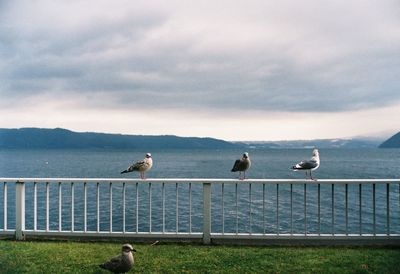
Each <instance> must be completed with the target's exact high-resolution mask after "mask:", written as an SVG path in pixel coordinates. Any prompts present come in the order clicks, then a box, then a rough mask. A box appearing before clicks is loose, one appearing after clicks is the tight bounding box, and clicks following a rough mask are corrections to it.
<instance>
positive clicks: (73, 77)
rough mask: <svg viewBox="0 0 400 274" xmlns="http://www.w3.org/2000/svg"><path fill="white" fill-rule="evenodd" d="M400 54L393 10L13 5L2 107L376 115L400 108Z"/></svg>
mask: <svg viewBox="0 0 400 274" xmlns="http://www.w3.org/2000/svg"><path fill="white" fill-rule="evenodd" d="M399 48H400V4H399V2H398V1H390V0H384V1H362V0H352V1H342V0H340V1H329V2H327V3H321V2H320V1H316V0H306V1H301V2H296V1H288V0H284V1H279V2H276V1H234V2H232V1H217V2H216V1H196V2H195V3H193V2H190V3H186V2H182V1H168V2H167V3H166V2H165V1H96V2H93V1H46V0H41V1H5V2H2V4H0V58H1V60H2V61H1V63H0V97H1V101H0V106H1V108H3V110H4V109H10V110H12V109H15V108H18V107H20V108H24V107H27V106H32V105H33V106H37V107H43V108H44V107H45V106H46V105H47V106H48V105H54V104H57V101H60V100H63V101H66V102H71V104H72V105H74V106H80V108H81V109H92V110H99V111H101V110H110V111H112V110H119V111H121V112H124V111H132V110H135V111H146V110H149V109H152V110H154V109H156V110H159V111H163V110H165V111H172V112H175V113H179V112H181V113H201V115H207V114H209V113H218V115H219V116H220V117H224V116H228V115H232V114H233V115H234V113H238V112H240V113H250V114H251V113H253V112H257V113H259V114H260V113H261V114H260V115H261V116H260V117H262V116H263V115H267V114H268V113H271V112H272V113H274V112H275V113H293V114H296V113H307V112H313V113H328V114H329V113H331V114H338V113H342V112H351V111H368V110H369V109H374V108H385V107H390V106H394V105H397V104H400V92H399V91H400V90H399V87H400V84H399V81H398V76H399V75H400V51H399ZM60 119H61V118H60Z"/></svg>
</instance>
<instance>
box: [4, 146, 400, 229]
mask: <svg viewBox="0 0 400 274" xmlns="http://www.w3.org/2000/svg"><path fill="white" fill-rule="evenodd" d="M146 152H150V153H152V157H153V162H154V165H153V168H152V169H151V171H149V172H148V173H147V177H148V178H237V176H238V174H237V173H232V172H230V169H231V168H232V165H233V163H234V161H235V160H236V159H238V158H240V157H241V155H242V153H243V152H244V151H241V150H237V149H235V150H226V149H224V150H160V151H145V150H143V151H136V150H135V151H123V150H23V149H21V150H0V177H18V178H22V177H52V178H53V177H67V178H137V177H138V176H139V175H138V173H128V174H120V171H122V170H124V169H125V168H126V167H127V166H128V165H129V164H130V163H132V162H133V161H137V160H141V159H143V158H144V155H145V153H146ZM248 152H249V154H250V158H251V160H252V166H251V168H250V170H249V171H248V172H247V173H246V175H247V178H254V179H264V178H266V179H274V178H279V179H302V178H304V177H305V174H304V172H293V171H291V170H290V167H291V166H292V165H294V164H296V163H297V162H299V161H300V160H303V159H309V158H310V157H311V152H312V150H311V149H264V150H260V149H250V150H248ZM320 158H321V166H320V168H319V169H318V170H316V171H315V172H314V173H313V175H314V176H315V177H316V178H319V179H352V178H357V179H396V178H400V149H320ZM344 187H345V186H344V185H338V186H336V187H335V208H334V219H335V225H334V226H332V208H331V197H332V192H331V186H330V185H322V186H321V222H320V229H321V232H322V233H330V232H331V231H332V229H333V230H334V231H335V232H336V233H344V232H345V210H344V206H345V204H344V201H345V198H344V195H345V194H344V193H345V192H344ZM358 187H359V186H358V185H350V186H349V209H350V210H349V213H348V214H349V219H348V220H349V222H348V232H349V233H358V232H359V229H360V226H359V221H358V217H359V205H358V202H359V200H358V199H359V198H358V197H359V195H358V189H359V188H358ZM191 188H192V192H191V193H192V197H191V199H192V209H191V214H192V220H191V221H189V218H188V216H189V185H188V184H182V185H179V186H178V195H179V199H178V206H177V203H176V193H177V191H176V186H175V184H173V185H167V186H166V188H165V195H166V204H165V206H166V211H165V216H166V219H165V229H166V231H176V230H178V231H188V230H189V223H190V222H191V225H192V231H201V226H202V223H201V215H202V196H201V195H202V188H201V185H199V184H192V187H191ZM62 189H63V191H62V198H63V207H62V212H63V220H62V225H63V229H65V230H68V229H70V227H71V214H70V212H71V210H70V207H69V205H68V204H69V203H70V193H71V189H70V184H67V183H65V184H64V183H63V185H62ZM389 190H390V198H389V199H390V216H391V224H390V231H391V232H392V233H400V197H399V185H391V186H390V189H389ZM37 191H38V197H37V200H38V201H37V202H38V224H37V225H38V229H44V228H45V210H44V208H45V184H40V183H39V184H38V190H37ZM100 191H101V192H100V196H101V204H100V211H101V226H100V227H101V229H108V228H109V225H110V223H109V221H110V220H109V215H110V214H109V209H108V208H109V203H108V197H109V196H108V195H109V185H108V184H104V185H101V186H100ZM137 191H138V194H139V208H136V185H135V184H132V185H130V184H129V185H127V188H126V229H127V230H128V231H136V228H138V230H139V231H148V230H149V226H150V220H149V206H148V196H149V187H148V185H147V184H145V185H142V184H139V186H138V190H137ZM151 191H152V192H151V193H152V212H151V213H152V214H151V226H152V231H159V230H161V229H162V210H161V206H162V200H161V185H160V184H153V185H152V189H151ZM221 191H222V185H220V184H216V185H213V187H212V215H213V223H212V231H213V232H221V231H222V224H224V226H223V227H224V228H223V229H224V231H225V232H236V228H237V229H238V231H239V232H249V231H251V232H266V233H274V232H276V231H279V232H280V233H285V232H289V231H290V230H291V229H292V228H291V224H290V201H289V196H290V185H280V186H279V189H278V191H279V201H278V204H279V209H278V211H277V207H276V204H277V200H276V191H277V186H276V185H265V186H264V187H263V186H262V185H252V186H251V189H250V187H249V185H248V184H246V183H241V184H240V185H238V193H239V194H238V220H236V196H235V185H228V184H226V185H225V186H224V201H223V203H222V200H221ZM14 193H15V186H14V184H8V199H7V200H8V201H7V202H8V215H9V216H13V214H14V213H13V212H14V203H15V202H14V200H13V199H14ZM32 193H33V184H26V226H27V228H28V229H30V228H32V227H33V217H32V216H33V198H32V197H33V196H32ZM306 193H307V201H306V204H307V211H306V217H307V228H305V226H304V217H305V214H304V186H303V185H293V231H294V232H297V233H303V232H304V229H307V231H308V232H309V233H313V232H318V229H319V226H318V222H317V217H316V216H317V185H316V184H315V185H308V186H307V190H306ZM250 195H251V199H252V204H251V207H249V198H250ZM263 195H264V197H263ZM362 195H363V196H362V216H363V217H362V228H361V229H362V231H363V232H364V233H371V232H372V231H373V223H372V201H371V197H372V185H365V186H363V190H362ZM263 199H264V200H265V205H264V208H263V206H262V201H263ZM64 203H65V204H64ZM222 204H223V206H224V216H223V217H222ZM121 207H122V185H121V184H114V185H113V219H112V225H113V229H114V230H115V231H118V230H122V216H121V213H120V212H121ZM3 208H4V200H3V186H2V185H1V184H0V229H1V228H3V227H4V223H3V216H4V212H3ZM176 208H178V212H179V219H178V221H177V220H176ZM82 210H83V186H82V184H76V186H75V218H74V219H75V220H74V227H75V230H81V229H82V227H83V213H82ZM250 211H251V214H249V212H250ZM136 212H138V216H136ZM376 213H377V215H376V231H377V232H378V233H385V232H386V230H387V226H386V186H385V185H377V186H376ZM250 216H251V217H250ZM136 217H137V218H136ZM277 217H278V218H277ZM13 226H15V224H14V220H12V218H10V220H9V221H8V227H11V228H12V227H13ZM95 227H96V186H95V184H88V229H89V230H95ZM50 229H58V192H57V184H51V185H50Z"/></svg>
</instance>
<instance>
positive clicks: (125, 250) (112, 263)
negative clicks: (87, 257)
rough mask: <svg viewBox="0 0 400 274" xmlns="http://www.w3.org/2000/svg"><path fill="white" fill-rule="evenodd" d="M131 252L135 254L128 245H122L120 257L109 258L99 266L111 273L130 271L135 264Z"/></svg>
mask: <svg viewBox="0 0 400 274" xmlns="http://www.w3.org/2000/svg"><path fill="white" fill-rule="evenodd" d="M132 251H134V252H136V250H135V249H134V248H133V247H132V246H131V245H130V244H124V245H123V246H122V252H121V254H120V255H118V256H115V257H113V258H111V259H110V260H109V261H107V262H105V263H102V264H101V265H99V266H100V267H101V268H103V269H107V270H109V271H111V272H112V273H125V272H128V271H129V270H131V268H132V267H133V264H134V262H135V260H134V259H133V254H132Z"/></svg>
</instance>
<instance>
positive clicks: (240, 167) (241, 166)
mask: <svg viewBox="0 0 400 274" xmlns="http://www.w3.org/2000/svg"><path fill="white" fill-rule="evenodd" d="M250 166H251V161H250V157H249V153H247V152H245V153H243V157H242V159H237V160H236V161H235V164H234V165H233V168H232V170H231V171H232V172H236V171H239V179H240V180H244V179H246V170H248V169H249V168H250ZM242 172H243V178H241V174H242Z"/></svg>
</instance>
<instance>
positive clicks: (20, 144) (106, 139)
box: [0, 128, 240, 150]
mask: <svg viewBox="0 0 400 274" xmlns="http://www.w3.org/2000/svg"><path fill="white" fill-rule="evenodd" d="M237 147H240V145H238V144H233V143H230V142H226V141H223V140H219V139H214V138H197V137H178V136H173V135H162V136H150V135H122V134H106V133H94V132H74V131H70V130H67V129H62V128H55V129H45V128H20V129H0V148H29V149H39V148H42V149H43V148H44V149H63V148H66V149H79V148H80V149H82V148H90V149H98V148H101V149H139V148H140V149H146V150H147V149H148V150H150V149H164V148H173V149H224V148H237Z"/></svg>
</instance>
